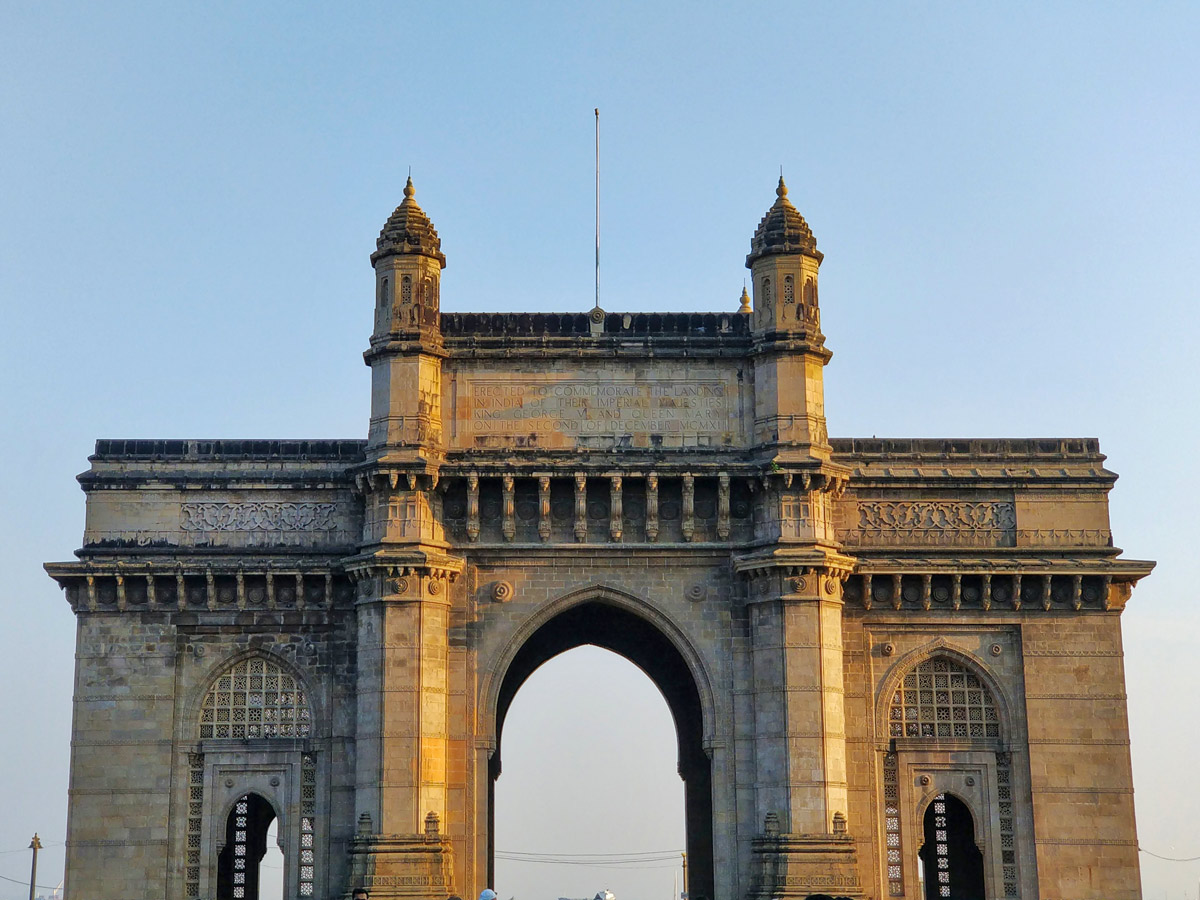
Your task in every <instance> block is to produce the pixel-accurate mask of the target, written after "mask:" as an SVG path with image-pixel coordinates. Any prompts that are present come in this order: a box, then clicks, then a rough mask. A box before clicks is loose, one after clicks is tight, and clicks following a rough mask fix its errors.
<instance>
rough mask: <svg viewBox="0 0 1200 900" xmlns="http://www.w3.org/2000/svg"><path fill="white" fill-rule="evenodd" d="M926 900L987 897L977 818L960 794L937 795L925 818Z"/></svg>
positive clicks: (972, 899)
mask: <svg viewBox="0 0 1200 900" xmlns="http://www.w3.org/2000/svg"><path fill="white" fill-rule="evenodd" d="M922 823H923V832H924V843H923V845H922V846H921V849H920V851H919V856H920V858H921V862H922V863H923V864H924V866H925V900H943V898H949V900H983V898H984V875H983V854H982V853H981V852H980V850H979V847H978V845H977V844H976V839H975V818H974V816H972V815H971V810H970V808H969V807H968V806H967V804H966V803H964V802H963V801H962V800H960V799H959V798H958V797H956V796H954V795H953V794H949V793H944V794H938V795H936V796H935V797H934V798H933V800H932V802H930V804H929V806H928V807H926V809H925V815H924V817H923V820H922Z"/></svg>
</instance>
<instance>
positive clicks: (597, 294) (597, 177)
mask: <svg viewBox="0 0 1200 900" xmlns="http://www.w3.org/2000/svg"><path fill="white" fill-rule="evenodd" d="M595 112H596V309H599V308H600V107H598V106H597V107H596V109H595Z"/></svg>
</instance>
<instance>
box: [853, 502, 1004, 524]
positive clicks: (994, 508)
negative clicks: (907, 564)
mask: <svg viewBox="0 0 1200 900" xmlns="http://www.w3.org/2000/svg"><path fill="white" fill-rule="evenodd" d="M1016 525H1017V514H1016V509H1015V507H1014V505H1013V504H1012V503H1008V502H999V503H997V502H991V501H985V502H981V503H969V502H966V501H958V500H921V501H915V502H892V501H889V500H860V501H859V503H858V527H859V528H860V529H887V530H893V531H894V530H898V529H939V530H951V531H973V530H975V529H979V528H989V529H997V530H1001V531H1008V530H1012V529H1014V528H1016Z"/></svg>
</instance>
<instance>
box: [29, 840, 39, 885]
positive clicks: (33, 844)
mask: <svg viewBox="0 0 1200 900" xmlns="http://www.w3.org/2000/svg"><path fill="white" fill-rule="evenodd" d="M29 849H30V850H32V851H33V867H32V868H31V869H30V870H29V900H33V891H34V888H35V887H36V885H37V852H38V851H39V850H41V849H42V842H41V841H39V840H38V836H37V832H36V831H35V832H34V833H33V840H32V841H30V842H29Z"/></svg>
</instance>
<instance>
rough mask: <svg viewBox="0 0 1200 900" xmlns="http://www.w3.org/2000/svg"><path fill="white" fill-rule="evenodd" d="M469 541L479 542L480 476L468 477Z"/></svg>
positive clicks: (473, 473) (471, 475)
mask: <svg viewBox="0 0 1200 900" xmlns="http://www.w3.org/2000/svg"><path fill="white" fill-rule="evenodd" d="M467 539H468V540H471V541H477V540H479V474H478V473H477V472H472V473H471V474H470V475H468V476H467Z"/></svg>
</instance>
